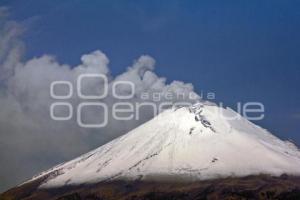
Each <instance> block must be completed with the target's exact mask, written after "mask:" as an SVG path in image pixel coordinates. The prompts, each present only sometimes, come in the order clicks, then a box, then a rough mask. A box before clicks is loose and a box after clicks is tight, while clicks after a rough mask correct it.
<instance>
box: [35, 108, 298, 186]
mask: <svg viewBox="0 0 300 200" xmlns="http://www.w3.org/2000/svg"><path fill="white" fill-rule="evenodd" d="M237 116H239V115H238V114H237V113H236V112H234V111H233V110H231V109H229V108H227V109H224V108H221V107H218V106H215V105H209V104H205V103H198V104H195V105H194V106H192V107H182V108H172V109H169V110H166V111H164V112H163V113H161V114H159V115H158V116H156V117H155V118H153V119H152V120H150V121H148V122H146V123H145V124H143V125H141V126H139V127H138V128H136V129H134V130H132V131H130V132H129V133H127V134H126V135H124V136H122V137H119V138H117V139H115V140H113V141H111V142H109V143H107V144H105V145H103V146H101V147H99V148H98V149H95V150H94V151H91V152H89V153H87V154H85V155H83V156H81V157H78V158H77V159H74V160H72V161H69V162H67V163H63V164H61V165H58V166H56V167H54V168H52V169H50V170H48V171H46V172H43V173H41V174H40V175H38V176H36V177H34V178H33V179H32V180H35V179H37V178H39V177H42V176H45V175H47V176H48V178H47V180H46V181H45V182H44V183H43V184H42V185H41V187H58V186H63V185H69V184H81V183H94V182H98V181H108V180H116V179H130V180H136V179H140V180H153V179H154V180H160V179H165V178H166V179H169V178H170V179H172V180H173V179H177V180H188V181H190V180H203V179H211V178H220V177H228V176H246V175H252V174H261V173H264V174H271V175H281V174H283V173H286V174H292V175H298V174H300V153H299V150H298V149H297V147H296V146H294V145H293V144H292V143H290V142H286V141H282V140H280V139H278V138H277V137H275V136H273V135H272V134H270V133H269V132H267V131H266V130H264V129H262V128H260V127H258V126H256V125H254V124H253V123H251V122H249V121H247V120H246V119H244V118H240V119H232V118H233V117H237ZM229 117H231V119H229ZM239 117H240V116H239Z"/></svg>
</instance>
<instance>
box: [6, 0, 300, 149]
mask: <svg viewBox="0 0 300 200" xmlns="http://www.w3.org/2000/svg"><path fill="white" fill-rule="evenodd" d="M2 1H3V0H2ZM3 5H6V6H9V7H10V12H11V18H13V19H15V20H17V21H19V22H22V23H23V24H24V25H25V26H26V27H27V31H26V32H25V34H24V36H23V39H24V41H25V43H26V57H27V58H31V57H34V56H40V55H43V54H52V55H55V56H56V57H57V59H58V60H59V61H60V62H61V63H68V64H78V63H79V62H80V61H79V58H80V56H81V55H82V54H84V53H87V52H90V51H93V50H95V49H100V50H102V51H103V52H105V53H106V54H107V55H108V56H109V58H110V60H111V63H110V68H111V70H112V74H119V73H120V72H122V71H124V69H125V67H126V66H129V65H130V64H131V62H132V60H133V59H135V58H137V57H138V56H139V55H141V54H149V55H151V56H153V57H154V58H155V59H156V61H157V68H156V72H157V73H158V74H160V75H161V76H165V77H167V78H168V80H182V81H185V82H191V83H192V84H193V85H194V86H195V88H196V91H198V92H199V93H200V92H201V91H204V93H205V92H215V94H216V97H217V99H216V102H224V104H225V105H228V106H230V107H233V108H234V109H235V108H236V103H237V102H247V101H259V102H262V103H263V104H264V105H265V108H266V117H265V119H264V120H262V121H259V122H255V123H258V124H259V125H262V126H263V127H265V128H267V129H269V130H270V131H271V132H272V133H274V134H275V135H278V136H280V137H281V138H284V139H288V138H290V139H292V140H294V141H295V142H296V143H297V144H298V145H299V144H300V134H299V130H300V123H299V122H300V105H299V102H300V93H299V91H300V55H299V54H300V1H296V0H289V1H286V0H281V1H278V0H257V1H256V0H252V1H246V0H244V1H241V0H240V1H211V0H210V1H191V0H190V1H176V0H172V1H170V0H169V1H168V0H167V1H155V0H153V1H148V0H147V1H146V0H142V1H111V0H109V1H92V0H90V1H80V0H72V1H71V0H70V1H58V0H45V1H40V0H26V1H21V0H19V1H18V0H17V1H14V0H10V1H4V3H3Z"/></svg>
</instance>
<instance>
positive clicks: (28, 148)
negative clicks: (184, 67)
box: [0, 10, 194, 190]
mask: <svg viewBox="0 0 300 200" xmlns="http://www.w3.org/2000/svg"><path fill="white" fill-rule="evenodd" d="M2 12H4V11H2ZM0 17H1V10H0ZM20 33H21V29H20V28H19V26H18V24H16V23H13V22H5V21H4V20H2V21H1V26H0V47H1V48H0V49H1V50H0V80H1V84H0V106H1V112H0V138H1V145H0V159H1V161H3V162H2V163H5V164H2V166H1V168H2V169H1V170H0V179H1V180H4V181H1V184H4V185H2V186H0V190H1V189H4V188H5V187H7V186H12V185H14V184H17V183H18V182H20V181H21V180H24V179H26V178H29V177H30V176H32V175H33V174H35V173H37V172H39V171H40V170H42V169H46V168H48V167H51V166H52V165H54V164H56V163H58V162H61V161H64V160H68V159H71V158H73V157H75V156H78V155H79V154H82V153H85V152H86V151H88V150H90V149H93V148H95V147H97V146H99V145H102V144H104V143H106V142H107V141H109V140H111V139H113V138H115V137H117V136H119V135H122V134H124V133H126V132H127V131H129V130H130V129H132V128H134V127H136V126H138V125H139V124H141V123H143V122H144V121H146V120H148V119H150V118H151V117H152V115H153V114H152V113H151V112H150V111H149V110H148V109H144V110H143V112H144V113H143V117H142V118H141V119H139V120H132V121H117V120H114V119H112V118H111V117H110V118H109V123H108V125H107V126H106V127H104V128H102V129H83V128H80V127H79V126H78V124H77V123H76V119H75V117H74V118H73V119H72V120H70V121H66V122H58V121H54V120H52V119H51V118H50V115H49V107H50V105H51V103H53V102H54V100H53V99H52V98H51V97H50V91H49V89H50V84H51V82H53V81H59V80H64V81H70V82H71V83H72V84H73V85H74V86H75V85H76V80H77V77H78V76H79V75H80V74H84V73H98V74H99V73H100V74H103V75H105V76H107V78H108V80H109V95H108V96H107V97H106V98H105V99H103V100H101V101H102V102H104V103H106V104H107V105H108V106H109V107H112V105H113V103H115V102H118V101H119V100H118V99H116V98H113V97H112V91H111V89H112V88H111V86H112V84H113V83H114V82H115V81H120V80H123V81H131V82H132V83H133V84H134V86H135V88H136V90H135V91H134V92H135V93H134V98H132V99H130V102H132V103H136V102H142V101H143V100H142V99H141V98H140V94H142V93H143V92H147V93H149V94H152V93H154V92H160V93H167V92H171V93H176V92H180V93H184V94H186V95H188V94H190V93H194V92H193V86H192V85H191V84H185V83H183V82H181V81H173V82H171V84H166V79H165V78H164V77H159V76H158V75H156V74H155V73H154V72H153V70H154V67H155V60H154V59H153V58H152V57H150V56H148V55H142V56H141V57H140V58H138V59H137V60H136V61H134V63H133V65H132V66H130V67H128V69H127V71H125V72H124V73H122V74H120V75H118V76H116V77H111V76H110V70H109V66H108V64H109V59H108V58H107V56H106V55H105V54H104V53H103V52H101V51H99V50H97V51H94V52H91V53H89V54H85V55H83V56H82V57H81V62H82V63H81V64H80V65H78V66H69V65H62V64H60V63H58V62H57V61H56V60H55V58H54V57H52V56H49V55H44V56H41V57H38V58H33V59H30V60H28V61H26V62H22V61H21V57H22V51H23V49H24V47H23V43H22V42H21V41H20V40H19V39H18V36H19V34H20ZM101 84H102V83H99V82H89V84H88V85H89V87H85V90H86V91H87V92H93V91H95V89H96V90H97V89H99V90H101V88H103V85H101ZM128 90H129V89H128V88H126V87H123V88H122V87H120V88H119V90H118V93H119V94H123V93H125V94H126V93H128V92H129V91H128ZM179 100H180V99H177V98H173V99H172V102H176V101H179ZM161 101H165V99H162V100H161ZM68 102H71V103H72V105H73V106H74V107H76V105H77V104H78V103H79V102H80V99H79V98H78V97H77V94H76V91H75V94H74V96H73V97H72V99H70V100H68ZM89 114H91V116H90V117H91V118H101V117H103V116H98V115H95V114H94V112H90V113H89ZM20 165H22V167H21V168H20ZM1 187H2V188H1Z"/></svg>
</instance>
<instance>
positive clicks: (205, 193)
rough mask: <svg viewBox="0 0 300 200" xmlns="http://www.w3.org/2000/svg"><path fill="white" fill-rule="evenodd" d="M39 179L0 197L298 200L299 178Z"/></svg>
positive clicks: (45, 199) (16, 199)
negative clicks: (58, 183) (51, 183)
mask: <svg viewBox="0 0 300 200" xmlns="http://www.w3.org/2000/svg"><path fill="white" fill-rule="evenodd" d="M42 182H43V179H39V180H36V181H34V182H30V183H27V184H24V185H21V186H19V187H15V188H12V189H10V190H8V191H6V192H4V193H3V194H1V195H0V200H23V199H24V200H25V199H26V200H116V199H118V200H202V199H203V200H204V199H208V200H209V199H222V200H229V199H230V200H237V199H239V200H241V199H249V200H250V199H253V200H254V199H255V200H257V199H258V200H259V199H264V200H265V199H268V200H271V199H276V200H300V177H292V176H287V175H282V176H280V177H272V176H268V175H259V176H248V177H243V178H226V179H216V180H207V181H201V182H193V183H174V182H173V183H171V182H144V181H132V182H128V181H112V182H105V183H104V182H102V183H97V184H92V185H80V186H68V187H60V188H52V189H38V186H39V185H40V184H41V183H42Z"/></svg>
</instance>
